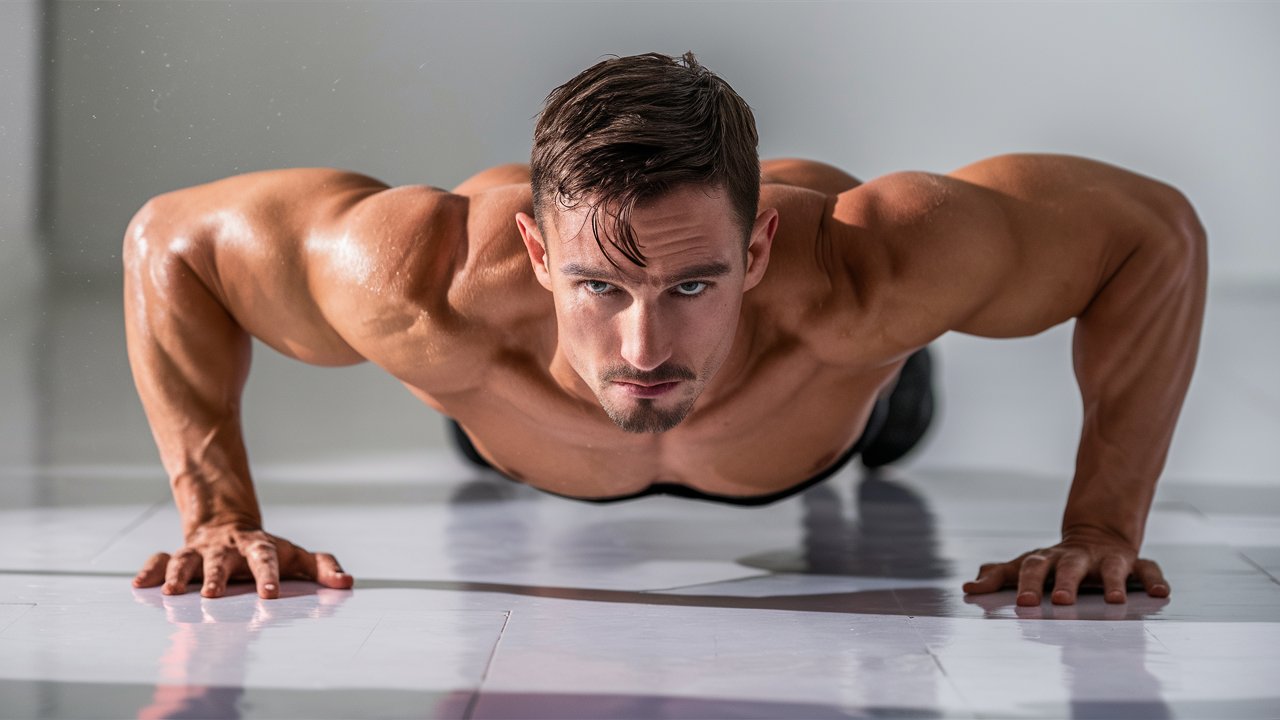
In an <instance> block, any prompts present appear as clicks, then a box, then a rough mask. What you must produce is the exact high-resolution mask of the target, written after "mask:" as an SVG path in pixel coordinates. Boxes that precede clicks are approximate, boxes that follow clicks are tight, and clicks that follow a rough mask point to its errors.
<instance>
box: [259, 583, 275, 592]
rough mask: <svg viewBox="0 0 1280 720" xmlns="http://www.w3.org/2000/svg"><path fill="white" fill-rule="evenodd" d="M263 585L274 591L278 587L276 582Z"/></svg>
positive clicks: (269, 590)
mask: <svg viewBox="0 0 1280 720" xmlns="http://www.w3.org/2000/svg"><path fill="white" fill-rule="evenodd" d="M262 587H263V588H265V589H266V590H267V591H268V592H273V591H274V590H275V589H276V586H275V584H274V583H267V584H266V585H263V586H262Z"/></svg>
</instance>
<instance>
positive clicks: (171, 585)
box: [161, 548, 200, 595]
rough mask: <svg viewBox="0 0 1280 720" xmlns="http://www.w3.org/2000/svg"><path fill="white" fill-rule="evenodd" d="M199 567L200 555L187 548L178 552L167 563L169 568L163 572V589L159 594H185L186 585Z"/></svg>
mask: <svg viewBox="0 0 1280 720" xmlns="http://www.w3.org/2000/svg"><path fill="white" fill-rule="evenodd" d="M199 567H200V553H198V552H196V551H195V550H191V549H189V548H188V549H185V550H180V551H178V554H177V555H175V556H174V557H173V559H172V560H170V561H169V567H168V569H167V570H166V571H165V577H164V589H163V590H161V592H163V593H164V594H165V595H181V594H183V593H185V592H186V591H187V583H189V582H191V578H192V576H194V575H195V574H196V569H197V568H199Z"/></svg>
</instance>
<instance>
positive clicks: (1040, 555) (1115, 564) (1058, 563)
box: [964, 529, 1169, 606]
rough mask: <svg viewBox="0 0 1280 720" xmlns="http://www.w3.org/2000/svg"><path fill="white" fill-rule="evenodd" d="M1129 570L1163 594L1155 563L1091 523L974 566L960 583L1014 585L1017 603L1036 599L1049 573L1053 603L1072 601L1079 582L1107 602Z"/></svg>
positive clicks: (975, 588) (1117, 599)
mask: <svg viewBox="0 0 1280 720" xmlns="http://www.w3.org/2000/svg"><path fill="white" fill-rule="evenodd" d="M1131 575H1132V576H1135V577H1136V578H1137V579H1138V581H1139V582H1141V583H1142V586H1143V587H1144V588H1145V589H1146V591H1147V594H1148V595H1150V596H1151V597H1156V598H1163V597H1169V583H1168V582H1166V581H1165V579H1164V574H1163V573H1161V572H1160V566H1159V565H1157V564H1156V563H1155V562H1154V561H1152V560H1144V559H1141V558H1139V557H1138V553H1137V552H1136V551H1135V550H1134V549H1133V548H1132V547H1129V546H1128V545H1126V544H1124V543H1123V542H1121V541H1119V540H1117V539H1115V538H1114V537H1109V536H1108V535H1107V534H1106V533H1103V532H1101V531H1098V530H1093V529H1084V530H1073V531H1070V532H1067V533H1064V540H1063V541H1062V542H1060V543H1058V544H1057V545H1054V546H1053V547H1049V548H1042V549H1039V550H1032V551H1031V552H1027V553H1023V554H1022V555H1019V556H1018V557H1017V558H1014V559H1013V560H1010V561H1009V562H1005V563H988V564H985V565H983V566H982V567H981V568H980V569H979V570H978V578H977V579H976V580H974V581H973V582H967V583H965V584H964V591H965V592H966V593H973V594H980V593H990V592H996V591H997V590H1001V589H1004V588H1007V587H1015V586H1016V587H1017V588H1018V600H1017V603H1018V604H1019V605H1022V606H1031V605H1039V604H1040V598H1041V594H1042V593H1043V592H1044V588H1045V581H1046V580H1047V579H1049V578H1050V577H1051V576H1052V579H1053V595H1052V599H1053V604H1054V605H1072V604H1074V603H1075V601H1076V593H1077V591H1078V590H1079V588H1080V585H1081V582H1085V583H1086V585H1088V584H1092V585H1094V586H1096V585H1098V584H1099V583H1100V584H1101V585H1102V589H1103V597H1104V598H1105V599H1106V601H1107V602H1109V603H1122V602H1124V601H1125V584H1126V582H1127V581H1128V579H1129V577H1130V576H1131Z"/></svg>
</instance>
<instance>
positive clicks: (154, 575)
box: [133, 553, 169, 588]
mask: <svg viewBox="0 0 1280 720" xmlns="http://www.w3.org/2000/svg"><path fill="white" fill-rule="evenodd" d="M168 566H169V553H156V554H155V555H152V556H151V559H149V560H147V562H146V563H145V564H144V565H143V566H142V569H141V570H139V571H138V574H137V575H136V576H134V578H133V586H134V587H136V588H148V587H155V586H157V585H159V584H160V583H163V582H164V573H165V569H166V568H167V567H168Z"/></svg>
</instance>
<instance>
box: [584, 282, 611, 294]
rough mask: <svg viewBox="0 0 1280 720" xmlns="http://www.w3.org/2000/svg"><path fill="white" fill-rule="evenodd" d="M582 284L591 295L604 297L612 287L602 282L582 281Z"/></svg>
mask: <svg viewBox="0 0 1280 720" xmlns="http://www.w3.org/2000/svg"><path fill="white" fill-rule="evenodd" d="M582 284H583V286H584V287H586V288H587V292H589V293H591V294H592V295H605V294H607V293H608V292H609V291H610V290H612V289H613V286H612V285H610V284H609V283H607V282H604V281H603V280H584V281H583V282H582Z"/></svg>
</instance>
